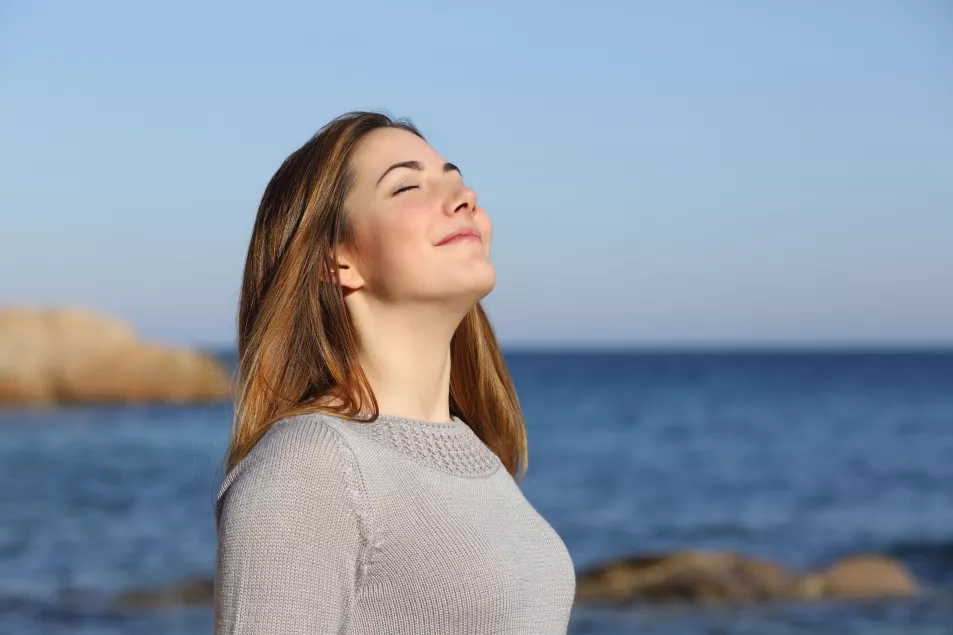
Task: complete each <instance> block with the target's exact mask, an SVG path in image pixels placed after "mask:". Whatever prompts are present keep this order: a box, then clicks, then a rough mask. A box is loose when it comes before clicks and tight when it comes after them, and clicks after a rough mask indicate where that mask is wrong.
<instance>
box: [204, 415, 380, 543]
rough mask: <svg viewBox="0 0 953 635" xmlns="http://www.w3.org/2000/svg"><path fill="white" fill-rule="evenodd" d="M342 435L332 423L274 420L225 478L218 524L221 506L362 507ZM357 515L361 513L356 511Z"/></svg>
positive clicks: (311, 418) (319, 418)
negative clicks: (321, 502)
mask: <svg viewBox="0 0 953 635" xmlns="http://www.w3.org/2000/svg"><path fill="white" fill-rule="evenodd" d="M357 469H358V468H357V462H356V460H355V457H354V453H353V451H352V450H351V448H350V446H349V444H348V441H347V439H346V435H344V434H342V433H341V430H340V427H339V424H338V422H337V421H336V420H334V419H333V418H331V417H328V416H326V415H321V414H303V415H295V416H292V417H287V418H285V419H281V420H279V421H276V422H275V423H273V424H272V425H271V427H270V428H269V429H268V430H267V431H266V432H265V434H264V435H263V436H262V437H261V439H259V441H258V442H257V443H256V444H255V447H253V448H252V450H251V451H250V452H249V453H248V455H247V456H245V457H244V458H243V459H242V460H241V461H240V462H239V463H238V465H236V466H235V467H234V468H233V469H232V470H231V471H230V472H229V473H228V474H227V475H226V477H225V478H224V480H223V481H222V484H221V486H220V487H219V490H218V496H217V497H216V505H215V519H216V523H217V524H218V523H219V522H220V520H221V516H222V514H223V512H224V508H225V506H226V503H228V502H237V503H239V504H241V505H242V506H243V507H257V508H259V509H257V510H255V512H254V513H264V512H266V511H267V509H266V508H267V507H268V506H273V507H277V506H281V505H287V504H295V503H302V504H303V503H306V502H309V501H313V500H314V499H315V497H318V498H321V499H324V502H325V503H329V502H330V503H333V502H337V503H340V504H343V503H347V504H349V505H350V506H353V507H359V506H360V505H361V504H362V499H363V496H362V493H361V492H360V491H358V490H359V488H360V487H361V479H360V477H359V475H358V474H357ZM354 511H355V512H356V513H358V514H359V515H360V510H359V509H355V510H354Z"/></svg>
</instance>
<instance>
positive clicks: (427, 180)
mask: <svg viewBox="0 0 953 635" xmlns="http://www.w3.org/2000/svg"><path fill="white" fill-rule="evenodd" d="M404 161H418V162H420V163H421V164H422V167H423V170H422V171H418V170H415V169H412V168H408V167H400V168H396V169H393V170H390V171H389V172H388V173H387V174H386V176H384V177H383V180H381V181H380V182H379V183H378V179H380V178H381V175H383V174H384V172H385V171H387V169H388V168H389V167H390V166H392V165H393V164H395V163H400V162H404ZM446 162H447V160H446V159H444V158H443V157H442V156H441V155H440V154H439V153H438V152H437V151H436V150H434V149H433V148H432V147H430V145H429V144H428V143H427V142H426V141H424V140H423V139H421V138H420V137H418V136H416V135H414V134H412V133H410V132H407V131H404V130H397V129H390V128H383V129H378V130H375V131H373V132H371V133H370V134H369V135H368V136H367V137H365V139H364V140H363V141H362V142H361V144H360V145H359V146H358V148H357V149H356V152H355V154H354V157H353V160H352V168H353V169H354V171H355V175H356V179H355V182H354V185H353V187H352V189H351V192H350V193H349V194H348V198H347V199H346V200H345V202H344V207H345V213H347V214H348V217H349V219H350V221H351V223H352V224H353V227H354V234H355V242H356V245H355V248H354V249H353V250H352V249H348V248H346V247H344V246H340V247H339V249H338V252H339V253H338V260H337V263H336V264H337V267H338V269H339V272H338V275H339V277H340V280H341V284H342V286H343V287H344V293H345V302H346V304H347V307H348V310H349V312H350V315H351V319H352V321H353V323H354V325H355V328H356V330H357V332H358V335H359V358H360V363H361V366H362V368H363V370H364V372H365V373H366V374H367V377H368V380H369V381H370V383H371V386H372V388H373V390H374V394H375V396H376V397H377V400H378V405H379V407H380V412H381V413H383V414H390V415H396V416H402V417H409V418H414V419H422V420H426V421H437V422H439V421H450V406H449V394H450V340H451V338H452V336H453V334H454V332H455V331H456V328H457V326H458V325H459V324H460V322H461V321H462V320H463V318H464V317H465V316H466V314H467V312H468V311H469V310H470V309H471V308H472V307H473V305H474V304H475V303H477V302H478V301H479V300H481V299H482V298H483V297H485V296H486V295H487V294H489V293H490V291H491V290H492V289H493V287H494V285H495V284H496V272H495V270H494V268H493V265H492V264H491V263H490V241H491V239H492V224H491V222H490V218H489V216H487V214H486V212H485V211H484V210H483V209H482V208H481V207H479V205H478V204H477V200H476V192H475V191H474V190H473V189H472V188H470V187H468V186H467V185H466V184H465V183H464V180H463V177H462V176H461V175H460V174H459V172H458V171H455V170H451V171H449V172H448V171H445V170H444V164H445V163H446ZM402 188H405V189H403V191H399V190H401V189H402ZM406 188H409V189H406ZM461 228H475V229H477V230H478V231H479V232H480V233H481V235H482V241H464V242H456V243H450V244H446V245H439V246H438V245H437V243H438V242H439V241H440V240H441V239H442V238H443V237H444V236H446V235H447V234H449V233H450V232H451V231H454V230H457V229H461Z"/></svg>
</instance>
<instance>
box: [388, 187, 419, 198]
mask: <svg viewBox="0 0 953 635" xmlns="http://www.w3.org/2000/svg"><path fill="white" fill-rule="evenodd" d="M416 187H420V186H419V185H407V186H404V187H402V188H399V189H398V190H396V191H395V192H394V196H397V195H398V194H400V193H401V192H403V191H405V190H412V189H414V188H416Z"/></svg>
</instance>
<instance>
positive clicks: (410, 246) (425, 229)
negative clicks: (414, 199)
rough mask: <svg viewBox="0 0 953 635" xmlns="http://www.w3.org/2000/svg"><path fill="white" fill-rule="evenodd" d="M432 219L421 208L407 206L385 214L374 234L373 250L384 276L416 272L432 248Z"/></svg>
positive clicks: (387, 211)
mask: <svg viewBox="0 0 953 635" xmlns="http://www.w3.org/2000/svg"><path fill="white" fill-rule="evenodd" d="M431 218H432V214H430V213H429V212H428V211H427V210H426V209H425V208H423V207H421V206H411V205H404V206H402V207H395V208H392V209H389V210H386V211H385V212H383V213H381V214H380V215H379V216H378V217H377V218H376V219H375V223H374V226H373V228H371V232H372V234H373V236H374V240H373V241H372V243H373V246H372V249H373V251H374V252H375V260H377V261H378V262H379V265H380V267H381V268H382V273H383V275H388V272H389V271H396V270H401V271H406V270H407V269H413V268H414V267H415V266H416V264H415V263H418V262H419V261H420V259H421V257H422V256H423V255H424V254H425V252H426V251H427V250H428V249H432V248H433V247H432V245H431V242H430V240H431V238H430V233H431Z"/></svg>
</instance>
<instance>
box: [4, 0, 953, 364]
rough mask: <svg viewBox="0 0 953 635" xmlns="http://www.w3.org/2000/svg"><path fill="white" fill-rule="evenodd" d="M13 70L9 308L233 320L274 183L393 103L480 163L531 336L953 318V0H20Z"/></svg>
mask: <svg viewBox="0 0 953 635" xmlns="http://www.w3.org/2000/svg"><path fill="white" fill-rule="evenodd" d="M557 6H558V7H559V8H556V7H557ZM0 78H2V81H0V112H2V114H3V116H2V117H0V146H2V148H3V151H2V152H0V170H2V174H3V179H2V181H0V183H2V187H0V214H2V217H0V219H2V220H0V271H2V272H3V273H2V276H0V304H9V303H17V302H30V303H39V304H43V305H51V306H52V305H61V304H83V305H88V306H92V307H95V308H97V309H99V310H102V311H105V312H108V313H111V314H115V315H118V316H120V317H122V318H124V319H126V320H128V321H130V322H131V323H132V324H133V326H134V327H135V328H136V329H137V330H138V331H139V332H140V333H141V334H142V335H143V336H144V337H146V338H149V339H154V340H161V341H168V342H179V343H190V344H201V345H228V344H230V343H231V342H232V341H233V338H234V335H235V326H234V323H235V312H236V305H237V301H238V292H239V285H240V279H241V269H242V266H243V263H244V257H245V250H246V248H247V244H248V238H249V235H250V232H251V227H252V223H253V220H254V216H255V211H256V208H257V204H258V201H259V198H260V196H261V193H262V190H263V188H264V186H265V184H266V183H267V181H268V179H269V178H270V177H271V175H272V174H273V173H274V171H275V169H277V167H278V165H279V164H280V162H281V161H282V160H283V159H284V158H285V157H286V156H287V155H288V154H289V153H290V152H291V151H293V150H294V149H295V148H297V147H298V146H299V145H301V143H303V142H304V141H305V140H306V139H307V138H308V137H310V136H311V135H312V134H313V133H314V132H315V131H316V130H317V129H318V128H320V127H321V126H322V125H323V124H324V123H326V122H327V121H328V120H330V119H331V118H333V117H334V116H336V115H338V114H341V113H342V112H345V111H348V110H355V109H370V110H384V111H386V112H389V113H390V114H392V115H395V116H399V117H409V118H410V119H412V120H413V121H414V123H416V124H417V125H418V126H419V127H420V128H421V130H422V131H423V133H424V134H425V135H426V136H427V138H428V140H429V141H430V142H431V144H432V145H433V146H434V147H435V148H437V150H438V151H439V152H441V154H443V155H444V156H445V157H447V158H448V159H449V160H451V161H453V162H454V163H456V164H457V165H459V166H460V167H461V168H462V169H463V172H464V174H466V177H467V181H468V183H469V184H470V185H472V186H473V187H474V188H475V189H476V190H477V192H478V194H479V197H480V201H481V204H482V205H483V207H484V208H485V209H486V210H487V212H488V213H489V214H490V216H491V218H492V220H493V222H494V247H493V262H494V265H495V267H496V270H497V286H496V288H495V289H494V291H493V292H492V293H491V294H490V295H489V296H488V297H487V298H486V299H485V300H484V305H485V306H486V308H487V310H488V311H489V313H490V316H491V318H492V320H493V322H494V325H495V326H496V329H497V333H498V335H499V337H500V340H501V341H502V342H503V343H504V345H511V346H515V345H525V346H533V345H545V344H562V345H577V344H578V345H586V344H593V345H600V346H602V345H609V346H614V345H634V346H669V345H671V346H693V345H706V346H708V345H713V346H725V345H727V346H736V345H737V346H742V345H744V346H747V345H754V346H762V345H782V346H787V345H793V346H808V345H810V346H814V345H827V344H833V345H848V346H851V345H895V344H896V345H904V344H910V345H927V346H929V345H933V344H937V343H940V344H945V345H951V344H953V7H951V5H949V4H948V3H946V2H943V1H941V0H936V1H933V2H930V1H922V2H902V1H900V0H896V1H894V2H878V1H876V0H871V1H865V2H859V1H858V2H847V1H845V2H836V3H832V2H823V1H815V2H811V1H805V2H789V3H777V2H771V3H765V2H718V3H712V2H701V1H699V2H679V1H673V2H593V3H585V4H584V3H565V6H560V4H559V3H544V2H533V3H531V2H522V3H513V2H479V3H469V4H467V5H466V6H460V5H459V3H448V2H442V3H433V4H429V3H423V4H416V3H408V2H398V3H379V2H364V3H361V4H355V3H344V2H342V3H310V2H309V3H304V2H302V3H280V2H268V3H255V4H244V3H238V2H229V3H206V2H203V3H196V2H172V1H166V2H161V3H153V4H149V5H145V4H143V3H130V2H112V3H105V2H87V3H72V2H60V3H54V2H51V3H26V2H17V1H13V2H6V3H3V4H0Z"/></svg>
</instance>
